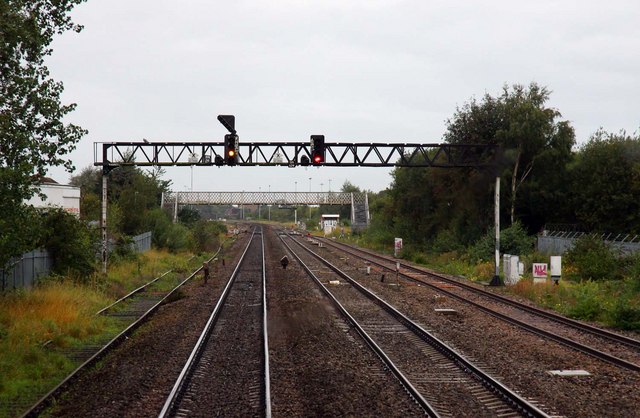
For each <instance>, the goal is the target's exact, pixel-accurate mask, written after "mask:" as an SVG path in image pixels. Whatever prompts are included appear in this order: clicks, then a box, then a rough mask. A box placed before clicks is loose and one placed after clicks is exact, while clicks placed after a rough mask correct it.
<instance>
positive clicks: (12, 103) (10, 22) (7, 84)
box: [0, 0, 86, 266]
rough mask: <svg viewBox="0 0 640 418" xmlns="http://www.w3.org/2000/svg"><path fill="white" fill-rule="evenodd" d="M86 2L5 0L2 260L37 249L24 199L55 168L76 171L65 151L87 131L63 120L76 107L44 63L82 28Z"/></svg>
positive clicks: (0, 22) (1, 23)
mask: <svg viewBox="0 0 640 418" xmlns="http://www.w3.org/2000/svg"><path fill="white" fill-rule="evenodd" d="M81 2H82V0H57V1H53V0H36V1H31V0H30V1H26V0H9V1H3V2H0V27H1V28H2V31H1V32H0V37H1V39H2V42H0V63H1V66H2V71H0V202H2V203H1V204H0V231H2V234H1V237H0V266H4V265H6V263H7V261H8V260H9V259H10V258H11V257H13V256H16V255H19V254H21V253H23V252H25V251H28V250H31V249H32V248H31V245H32V244H33V242H32V240H31V239H28V238H26V237H28V236H29V234H28V231H29V229H28V228H25V229H23V228H24V227H26V226H28V225H29V224H30V222H31V221H32V219H33V213H32V211H30V210H29V209H27V208H25V206H24V202H25V201H26V200H28V199H29V198H30V197H32V196H33V195H34V194H36V193H37V192H38V188H37V185H38V182H39V181H40V179H41V178H42V177H44V176H45V175H46V173H47V170H48V168H49V167H51V166H64V167H65V168H66V169H67V170H68V171H71V170H72V169H73V165H72V164H71V162H70V161H69V160H66V159H65V156H66V154H68V153H69V152H70V151H72V150H73V149H74V148H75V145H76V144H77V143H78V141H79V140H80V138H81V137H82V136H83V135H84V134H85V133H86V131H85V130H83V129H82V128H80V127H78V126H76V125H73V124H65V123H64V122H63V119H64V118H65V116H66V115H68V114H69V113H70V112H72V111H73V110H74V108H75V105H74V104H70V105H62V104H61V101H60V95H61V94H62V91H63V85H62V83H60V82H56V81H54V80H52V79H51V78H50V77H49V70H48V69H47V67H46V66H45V64H44V61H45V58H46V57H47V56H48V55H50V54H51V53H52V49H51V48H50V45H51V42H52V41H53V37H54V35H57V34H61V33H63V32H66V31H69V30H73V31H76V32H79V31H80V29H81V27H80V26H77V25H75V24H74V23H73V22H72V21H71V19H70V17H69V12H70V11H71V9H72V8H73V7H74V6H75V5H76V4H79V3H81Z"/></svg>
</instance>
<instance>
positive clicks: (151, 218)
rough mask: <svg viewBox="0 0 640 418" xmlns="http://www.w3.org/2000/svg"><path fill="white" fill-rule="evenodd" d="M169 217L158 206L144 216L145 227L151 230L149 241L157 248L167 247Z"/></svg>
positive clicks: (169, 227)
mask: <svg viewBox="0 0 640 418" xmlns="http://www.w3.org/2000/svg"><path fill="white" fill-rule="evenodd" d="M171 225H172V222H171V219H170V218H169V215H167V214H166V213H165V211H163V210H162V209H160V208H156V209H153V210H150V211H149V212H147V216H146V218H145V224H144V226H145V229H146V230H147V231H151V233H152V235H151V242H152V243H153V245H155V246H156V247H158V248H167V239H168V234H169V230H170V229H171Z"/></svg>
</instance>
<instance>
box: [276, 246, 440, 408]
mask: <svg viewBox="0 0 640 418" xmlns="http://www.w3.org/2000/svg"><path fill="white" fill-rule="evenodd" d="M278 237H279V238H280V240H281V241H282V243H283V244H284V246H285V247H287V249H288V250H289V252H290V253H291V255H293V256H294V257H295V259H296V260H298V263H300V265H301V266H302V268H303V269H304V270H305V271H306V272H307V274H308V275H309V276H310V277H311V278H312V279H313V280H314V281H315V282H316V284H317V285H318V286H319V287H320V290H322V292H323V293H324V294H325V295H326V296H327V297H328V298H329V299H330V300H331V301H332V302H333V304H334V305H335V306H336V308H337V309H338V311H339V312H340V313H341V314H342V315H343V316H344V317H345V318H346V319H347V321H349V323H350V324H351V325H352V326H353V327H354V328H355V330H356V332H357V333H358V334H360V336H361V337H362V339H363V340H364V341H365V342H366V343H367V345H368V346H369V347H370V348H371V350H373V352H374V353H376V355H377V356H378V357H379V358H380V360H382V362H383V363H384V364H385V365H386V366H387V367H388V368H389V370H391V372H392V373H393V374H394V376H395V377H396V378H397V379H398V381H399V382H400V384H401V385H402V386H403V387H404V389H405V390H406V391H407V393H408V394H409V396H411V398H413V399H414V400H415V401H416V402H417V403H418V405H420V407H421V408H422V409H423V410H424V411H425V412H426V414H427V415H428V416H430V417H434V418H438V417H440V415H439V414H438V412H437V411H436V410H435V409H434V408H433V407H432V406H431V404H429V402H428V401H427V400H426V399H425V398H424V397H423V396H422V394H421V393H420V392H419V391H418V389H416V387H415V386H413V384H411V382H410V381H409V379H408V378H407V377H406V376H405V375H404V374H403V373H402V372H401V371H400V369H399V368H398V366H396V365H395V364H394V363H393V361H392V360H391V359H390V358H389V356H387V354H386V353H385V352H384V350H382V348H380V346H378V344H376V342H375V341H374V340H373V338H371V337H370V336H369V334H368V333H367V332H366V331H365V330H364V328H362V326H361V325H360V324H359V323H358V321H356V319H355V318H354V317H353V316H352V315H351V314H350V313H349V312H348V311H347V310H346V308H345V307H344V306H342V304H341V303H340V302H339V301H338V299H336V297H335V296H333V294H331V292H329V289H327V287H326V286H325V285H324V284H322V282H321V281H320V279H318V277H317V276H316V275H315V274H314V273H313V272H312V271H311V269H310V268H309V267H308V266H307V265H306V264H305V263H304V262H303V261H302V259H301V258H300V257H299V256H298V254H297V253H296V252H295V251H293V249H292V248H291V247H290V246H289V244H287V243H286V242H285V241H284V239H282V236H281V235H280V234H278ZM294 242H295V241H294Z"/></svg>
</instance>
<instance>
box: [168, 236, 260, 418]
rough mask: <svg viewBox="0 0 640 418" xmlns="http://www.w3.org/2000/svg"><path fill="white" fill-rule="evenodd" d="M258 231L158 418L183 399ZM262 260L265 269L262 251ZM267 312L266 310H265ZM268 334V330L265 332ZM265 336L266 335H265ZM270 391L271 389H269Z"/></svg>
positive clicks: (252, 237)
mask: <svg viewBox="0 0 640 418" xmlns="http://www.w3.org/2000/svg"><path fill="white" fill-rule="evenodd" d="M256 229H257V228H255V229H254V230H253V233H252V234H251V237H250V238H249V242H248V243H247V246H246V248H245V249H244V252H243V253H242V255H241V257H240V261H238V264H237V265H236V267H235V269H234V270H233V273H232V274H231V277H230V278H229V281H228V282H227V284H226V286H225V288H224V290H223V292H222V294H221V295H220V298H219V299H218V302H217V303H216V306H215V308H214V309H213V312H212V313H211V315H210V316H209V319H208V321H207V323H206V324H205V327H204V329H203V331H202V333H201V335H200V337H199V338H198V341H197V342H196V344H195V346H194V348H193V350H192V351H191V354H190V355H189V358H188V359H187V361H186V363H185V365H184V367H183V369H182V371H181V372H180V375H179V376H178V378H177V379H176V382H175V384H174V386H173V388H172V389H171V392H170V393H169V396H168V397H167V400H166V401H165V403H164V405H163V407H162V410H161V411H160V413H159V414H158V418H164V417H167V416H169V415H170V414H172V413H174V412H175V411H174V409H175V408H176V406H177V404H178V401H179V400H180V399H181V396H182V391H183V390H184V389H185V388H186V386H187V383H188V379H189V378H190V377H191V375H192V374H193V372H194V370H195V367H196V365H197V363H198V362H199V360H200V358H201V356H202V354H203V352H204V348H205V346H206V344H207V342H208V340H209V337H210V336H211V333H212V332H213V329H214V326H215V324H216V322H217V321H218V318H219V317H220V312H221V311H222V307H223V306H224V304H225V301H226V299H227V296H228V295H229V293H230V290H231V287H232V286H233V283H234V282H235V280H236V277H237V276H238V272H239V271H240V266H241V265H242V263H243V262H244V260H245V256H246V254H247V252H248V251H249V247H250V246H251V244H252V243H253V239H254V237H255V235H256ZM260 235H261V240H262V248H263V249H264V237H263V236H262V233H260ZM262 258H263V267H264V251H262ZM263 276H264V268H263ZM263 281H264V277H263ZM265 291H266V287H265V288H263V292H265ZM263 300H266V296H263ZM265 311H266V309H265ZM265 323H266V319H265ZM265 332H266V330H265ZM263 335H264V334H263ZM264 347H268V343H267V340H266V336H265V340H264ZM268 355H269V352H268V351H266V352H265V353H264V356H265V369H264V370H265V373H267V372H268ZM267 379H268V377H267V376H265V382H264V383H265V394H266V392H267V388H269V382H268V380H267ZM269 391H270V389H269ZM264 402H265V414H266V413H267V411H268V413H269V415H268V417H270V416H271V415H270V413H271V400H270V397H269V398H267V397H266V395H265V399H264Z"/></svg>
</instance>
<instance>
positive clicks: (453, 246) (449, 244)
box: [431, 230, 462, 253]
mask: <svg viewBox="0 0 640 418" xmlns="http://www.w3.org/2000/svg"><path fill="white" fill-rule="evenodd" d="M431 248H432V250H433V251H435V252H437V253H448V252H451V251H459V250H461V249H462V245H461V244H460V241H459V240H458V238H457V237H456V236H455V234H454V233H453V232H451V231H449V230H444V231H440V232H438V235H437V236H436V237H435V238H434V240H433V243H432V245H431Z"/></svg>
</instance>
